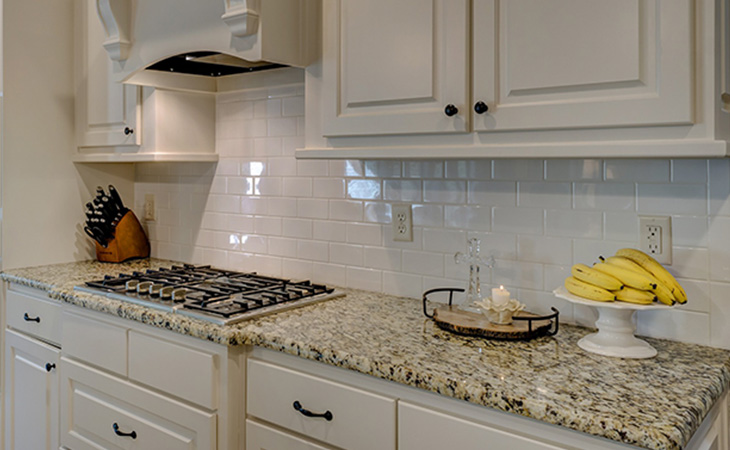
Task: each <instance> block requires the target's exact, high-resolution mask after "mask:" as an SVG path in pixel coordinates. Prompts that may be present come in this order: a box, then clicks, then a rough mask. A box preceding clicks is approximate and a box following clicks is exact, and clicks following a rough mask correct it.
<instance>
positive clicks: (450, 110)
mask: <svg viewBox="0 0 730 450" xmlns="http://www.w3.org/2000/svg"><path fill="white" fill-rule="evenodd" d="M444 114H446V115H447V116H449V117H451V116H455V115H457V114H459V108H457V107H456V106H454V105H452V104H451V103H449V104H448V105H446V108H444Z"/></svg>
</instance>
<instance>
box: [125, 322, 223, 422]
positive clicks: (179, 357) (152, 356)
mask: <svg viewBox="0 0 730 450" xmlns="http://www.w3.org/2000/svg"><path fill="white" fill-rule="evenodd" d="M217 366H218V364H217V362H216V355H214V354H210V353H206V352H203V351H200V350H197V349H193V348H190V347H187V346H184V345H180V344H178V343H175V342H170V341H165V340H162V339H160V338H158V337H153V336H148V335H146V334H143V333H140V332H137V331H134V330H130V331H129V378H130V379H132V380H135V381H139V382H141V383H144V384H146V385H148V386H152V387H154V388H157V389H160V390H162V391H165V392H169V393H170V394H173V395H176V396H178V397H183V398H185V399H186V400H189V401H191V402H193V403H196V404H198V405H201V406H204V407H206V408H209V409H216V408H217V398H218V382H217V380H218V371H217V370H216V367H217Z"/></svg>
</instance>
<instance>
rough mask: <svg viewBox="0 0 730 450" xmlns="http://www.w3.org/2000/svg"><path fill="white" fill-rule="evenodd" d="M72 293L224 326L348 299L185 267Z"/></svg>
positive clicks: (323, 289)
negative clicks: (313, 304)
mask: <svg viewBox="0 0 730 450" xmlns="http://www.w3.org/2000/svg"><path fill="white" fill-rule="evenodd" d="M74 289H76V290H78V291H83V292H91V293H93V294H100V295H104V296H106V297H109V298H113V299H117V300H123V301H128V302H132V303H136V304H139V305H144V306H147V307H151V308H155V309H159V310H163V311H167V312H172V313H175V314H181V315H185V316H189V317H195V318H198V319H202V320H207V321H209V322H213V323H217V324H220V325H230V324H233V323H237V322H241V321H243V320H247V319H251V318H254V317H260V316H263V315H266V314H273V313H275V312H281V311H284V310H287V309H291V308H296V307H300V306H304V305H308V304H311V303H315V302H320V301H323V300H329V299H332V298H335V297H341V296H343V295H344V294H343V293H341V292H338V291H336V290H334V289H333V288H331V287H327V286H325V285H322V284H315V283H312V282H311V281H308V280H289V279H284V278H274V277H268V276H264V275H258V274H257V273H255V272H233V271H228V270H222V269H215V268H212V267H211V266H194V265H190V264H184V265H181V266H172V267H171V268H161V269H148V270H146V271H145V272H133V273H131V274H125V273H121V274H119V275H118V276H116V277H115V276H111V275H107V276H105V277H104V279H102V280H95V281H88V282H86V284H85V285H82V286H76V287H75V288H74Z"/></svg>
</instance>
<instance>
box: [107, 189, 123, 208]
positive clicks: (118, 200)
mask: <svg viewBox="0 0 730 450" xmlns="http://www.w3.org/2000/svg"><path fill="white" fill-rule="evenodd" d="M109 196H110V197H111V198H112V200H113V201H114V203H115V204H116V206H117V208H118V209H119V211H124V203H123V202H122V197H121V196H120V195H119V191H117V188H115V187H114V186H112V185H111V184H110V185H109Z"/></svg>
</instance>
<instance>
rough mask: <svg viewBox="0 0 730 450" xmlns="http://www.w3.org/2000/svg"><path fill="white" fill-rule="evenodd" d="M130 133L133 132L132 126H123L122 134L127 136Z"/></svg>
mask: <svg viewBox="0 0 730 450" xmlns="http://www.w3.org/2000/svg"><path fill="white" fill-rule="evenodd" d="M132 133H134V128H129V127H124V134H125V135H126V136H129V135H130V134H132Z"/></svg>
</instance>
